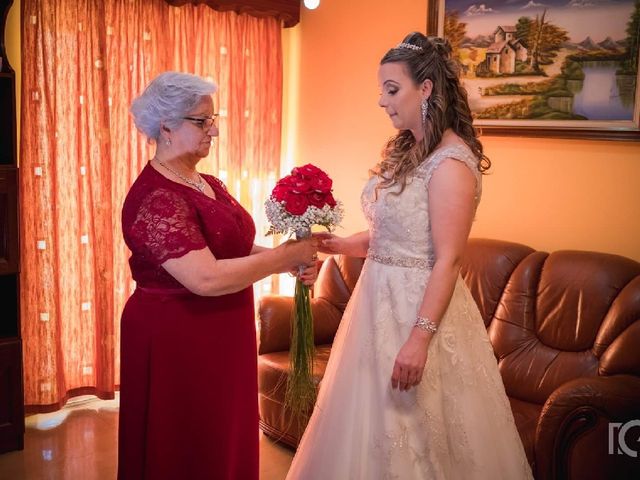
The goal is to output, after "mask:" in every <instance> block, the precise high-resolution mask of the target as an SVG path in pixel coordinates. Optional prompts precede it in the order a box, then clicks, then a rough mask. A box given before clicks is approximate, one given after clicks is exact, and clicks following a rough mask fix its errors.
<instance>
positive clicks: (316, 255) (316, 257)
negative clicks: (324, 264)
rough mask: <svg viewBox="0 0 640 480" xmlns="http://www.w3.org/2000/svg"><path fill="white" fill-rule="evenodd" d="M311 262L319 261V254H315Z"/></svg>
mask: <svg viewBox="0 0 640 480" xmlns="http://www.w3.org/2000/svg"><path fill="white" fill-rule="evenodd" d="M311 260H312V261H314V262H315V261H316V260H318V254H317V253H314V254H313V255H312V256H311Z"/></svg>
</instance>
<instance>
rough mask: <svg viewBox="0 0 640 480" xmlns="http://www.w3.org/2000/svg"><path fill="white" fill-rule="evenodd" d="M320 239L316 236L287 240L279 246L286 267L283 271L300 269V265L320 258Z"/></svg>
mask: <svg viewBox="0 0 640 480" xmlns="http://www.w3.org/2000/svg"><path fill="white" fill-rule="evenodd" d="M317 245H318V239H316V238H314V237H309V238H305V239H302V240H287V241H286V242H285V243H283V244H281V245H280V246H278V247H277V249H278V250H280V252H282V253H281V255H282V256H283V260H284V262H285V265H286V267H285V268H284V270H282V271H283V272H291V271H294V270H295V271H296V272H297V271H298V267H299V266H300V265H308V264H311V263H314V262H315V261H316V260H318V253H317V251H318V246H317Z"/></svg>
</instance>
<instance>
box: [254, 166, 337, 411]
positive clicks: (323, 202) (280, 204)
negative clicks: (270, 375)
mask: <svg viewBox="0 0 640 480" xmlns="http://www.w3.org/2000/svg"><path fill="white" fill-rule="evenodd" d="M332 184H333V181H332V180H331V178H329V176H328V175H327V174H326V173H325V172H323V171H322V170H320V169H319V168H318V167H316V166H314V165H311V164H307V165H304V166H302V167H296V168H294V169H293V170H292V171H291V174H290V175H287V176H286V177H284V178H282V179H280V180H278V182H277V183H276V186H275V187H274V188H273V191H272V192H271V196H270V197H269V199H268V200H267V201H266V203H265V210H266V214H267V219H268V220H269V222H270V223H271V227H270V228H269V231H268V232H267V235H270V234H274V233H282V234H288V235H290V236H293V235H295V237H296V239H298V240H299V239H302V238H307V237H309V236H311V227H312V226H313V225H321V226H323V227H325V228H326V229H327V230H328V231H332V230H333V229H334V228H335V227H336V226H337V225H339V224H340V222H341V221H342V217H343V215H344V214H343V207H342V203H341V202H340V201H337V200H335V199H334V198H333V195H332V194H331V186H332ZM300 269H301V270H302V269H304V266H301V267H300ZM313 355H314V342H313V316H312V313H311V299H310V296H309V287H308V286H307V285H305V284H303V283H302V282H301V281H300V280H299V279H298V280H297V281H296V288H295V294H294V308H293V318H292V326H291V348H290V351H289V361H290V363H291V368H290V370H289V378H288V379H287V390H286V394H285V405H286V406H287V407H288V408H289V409H290V410H291V412H292V417H293V418H297V419H298V420H299V421H301V420H303V419H305V418H306V416H307V414H308V412H309V411H310V407H312V406H313V404H314V402H315V399H316V387H315V385H314V383H313Z"/></svg>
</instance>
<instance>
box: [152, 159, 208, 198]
mask: <svg viewBox="0 0 640 480" xmlns="http://www.w3.org/2000/svg"><path fill="white" fill-rule="evenodd" d="M153 158H155V160H156V161H157V162H158V163H159V164H160V165H162V166H163V167H164V168H166V169H167V170H169V171H170V172H171V173H173V174H174V175H175V176H176V177H178V178H179V179H181V180H182V181H183V182H184V183H186V184H188V185H191V186H192V187H194V188H195V189H196V190H198V191H199V192H200V193H204V187H205V186H206V185H207V184H206V183H205V181H204V179H203V178H202V177H201V176H200V174H199V173H198V172H196V175H198V180H191V179H190V178H187V177H185V176H184V175H181V174H180V173H178V172H176V171H175V170H173V169H171V168H169V167H167V166H166V165H165V164H164V163H163V162H162V161H161V160H160V159H159V158H158V157H153Z"/></svg>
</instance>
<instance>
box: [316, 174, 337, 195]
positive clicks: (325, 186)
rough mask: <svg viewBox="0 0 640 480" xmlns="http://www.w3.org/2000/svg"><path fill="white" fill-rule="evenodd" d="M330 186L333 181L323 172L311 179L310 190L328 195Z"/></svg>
mask: <svg viewBox="0 0 640 480" xmlns="http://www.w3.org/2000/svg"><path fill="white" fill-rule="evenodd" d="M332 185H333V180H331V179H330V178H329V176H328V175H327V174H326V173H324V172H321V173H320V175H317V176H315V177H313V178H312V179H311V188H312V189H313V190H315V191H316V192H322V193H329V192H330V191H331V186H332Z"/></svg>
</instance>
